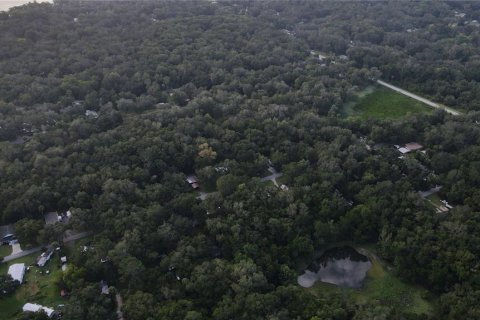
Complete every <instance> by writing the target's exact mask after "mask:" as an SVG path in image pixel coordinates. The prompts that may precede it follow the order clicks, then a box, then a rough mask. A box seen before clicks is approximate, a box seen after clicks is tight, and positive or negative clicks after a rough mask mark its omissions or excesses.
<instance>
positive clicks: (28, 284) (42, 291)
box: [0, 253, 64, 320]
mask: <svg viewBox="0 0 480 320" xmlns="http://www.w3.org/2000/svg"><path fill="white" fill-rule="evenodd" d="M38 255H39V253H33V254H31V255H28V256H25V257H22V258H19V259H16V260H14V261H9V262H7V263H2V264H0V273H2V274H4V273H7V271H8V267H9V266H10V265H11V264H14V263H25V265H26V266H28V265H32V264H33V263H35V260H36V257H37V256H38ZM46 270H49V271H50V272H49V274H46V273H45V272H44V271H46ZM61 272H62V270H61V268H60V258H59V257H58V255H54V256H53V257H52V259H51V260H50V261H49V262H48V263H47V265H46V266H45V267H44V268H38V267H30V270H28V271H27V272H26V274H25V279H24V283H23V284H22V285H21V286H20V288H18V289H17V291H16V292H15V294H13V295H12V296H10V297H8V298H5V299H1V300H0V310H1V312H0V320H11V319H14V318H15V316H16V315H17V314H18V313H19V312H21V310H22V306H23V305H24V304H25V303H27V302H33V303H38V304H41V305H44V306H47V307H52V308H55V307H56V306H57V305H58V304H60V303H64V300H63V298H61V297H60V292H59V290H58V288H57V287H56V286H55V285H54V283H53V279H55V277H56V276H57V275H58V274H59V273H61Z"/></svg>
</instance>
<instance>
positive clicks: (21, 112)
mask: <svg viewBox="0 0 480 320" xmlns="http://www.w3.org/2000/svg"><path fill="white" fill-rule="evenodd" d="M478 10H479V7H478V5H475V4H473V3H468V4H466V3H465V4H464V3H456V2H455V3H446V2H435V3H433V2H432V3H423V2H419V3H411V5H408V6H405V5H404V4H402V3H395V2H378V3H377V2H376V3H363V2H358V3H351V4H349V6H345V5H344V4H342V3H336V2H321V3H315V2H309V1H307V2H295V4H294V5H293V4H292V3H288V2H269V1H261V2H260V1H258V2H250V3H244V2H228V1H227V2H225V1H219V3H210V2H207V1H193V2H192V1H186V2H182V1H180V2H179V1H171V2H168V1H167V2H159V1H141V2H136V3H135V5H132V3H130V2H128V1H127V2H124V1H119V2H88V1H87V2H85V1H84V2H75V1H73V2H72V1H56V2H55V5H50V4H31V5H28V6H25V7H22V8H17V9H14V10H12V11H11V12H10V13H8V14H6V13H3V14H0V28H1V30H2V33H1V34H0V48H2V50H1V52H0V57H1V59H0V70H2V72H1V74H0V97H1V98H0V99H1V100H2V101H0V113H1V117H0V140H1V142H0V175H1V177H2V178H1V181H0V184H1V188H2V189H1V190H2V192H1V193H0V213H1V219H2V221H3V222H4V223H8V222H17V236H18V237H19V239H20V242H21V244H22V245H35V244H36V243H41V244H43V243H44V242H50V241H57V242H60V241H59V240H61V239H60V238H61V236H62V233H63V231H64V230H63V226H62V225H54V226H49V227H46V228H44V227H43V220H42V219H43V214H44V213H45V212H49V211H60V210H67V209H72V212H73V213H74V214H73V217H72V221H71V224H70V225H68V226H65V228H77V229H88V230H91V231H93V232H94V234H95V235H94V236H93V237H92V238H91V239H89V240H88V241H89V243H82V244H81V245H80V244H74V245H73V246H72V248H71V251H70V253H69V256H68V257H69V264H71V266H69V268H68V269H67V272H65V274H62V275H58V274H55V275H54V278H56V282H57V284H58V286H59V287H66V288H67V289H69V290H71V292H70V293H71V296H70V297H69V298H68V299H66V301H65V303H66V308H65V315H64V317H65V318H66V319H107V320H108V319H115V318H116V314H115V307H116V305H115V300H114V297H113V293H112V294H110V295H103V294H100V292H99V291H100V289H99V284H100V281H102V280H103V281H107V283H108V284H109V285H113V286H115V288H116V290H115V291H117V292H119V293H120V294H121V295H122V296H123V298H124V300H125V307H124V309H125V310H124V311H125V314H126V318H128V319H132V320H135V319H173V320H175V319H249V320H250V319H337V320H338V319H352V318H355V317H356V318H357V319H362V318H372V317H373V318H374V317H379V318H382V317H383V318H389V319H396V318H398V319H404V318H405V319H409V318H411V319H412V318H414V317H416V316H412V315H411V314H410V313H411V312H410V311H411V310H403V309H402V308H395V307H394V306H389V305H388V304H399V305H401V306H402V307H405V308H407V309H408V307H409V306H411V305H416V306H417V307H416V308H420V307H418V304H416V303H415V301H416V299H417V298H418V295H416V294H411V291H410V289H409V287H407V285H406V284H405V283H404V281H410V282H414V283H419V284H422V285H424V286H426V287H427V288H428V289H430V290H433V291H435V292H437V293H438V294H441V295H443V296H444V299H446V300H445V301H448V302H449V303H450V304H451V306H449V307H448V308H445V309H442V310H443V311H444V312H443V313H442V312H439V313H438V314H439V315H440V316H438V317H437V318H440V319H441V317H444V318H448V317H450V318H452V319H453V318H455V317H458V315H459V314H461V313H462V312H464V313H465V314H468V315H469V316H470V315H471V317H472V318H474V316H475V315H476V313H477V309H478V306H476V305H475V303H474V301H473V300H474V299H462V297H464V296H467V295H468V294H470V293H471V294H472V295H473V297H475V292H476V291H478V290H477V289H478V285H479V282H478V276H477V275H476V272H477V269H478V261H477V260H478V259H477V258H476V257H478V256H479V255H480V251H479V250H480V249H479V248H480V246H479V245H478V244H479V243H480V241H479V239H478V235H479V234H480V232H479V230H478V226H479V225H480V223H479V221H478V214H477V212H478V211H479V210H480V202H479V201H478V200H477V199H478V198H479V192H478V190H477V189H478V185H479V183H480V174H479V172H480V167H479V163H480V151H479V150H480V149H479V147H478V145H479V144H480V127H478V125H477V124H476V121H480V115H479V114H478V113H475V112H472V113H470V114H468V116H459V117H451V116H449V115H446V114H445V113H444V112H441V111H438V112H434V113H429V112H426V113H423V112H418V113H415V114H414V115H412V116H410V117H403V115H404V114H405V105H407V106H411V110H412V111H420V108H421V109H422V110H423V109H424V106H418V105H415V104H411V102H410V101H409V100H408V99H407V98H405V97H403V96H402V97H401V96H398V95H397V94H394V93H392V92H387V91H383V90H380V91H377V92H374V93H372V94H371V95H369V96H366V97H365V98H364V99H365V100H362V101H363V102H362V101H361V102H360V103H365V106H366V107H368V108H372V109H368V110H367V111H366V114H368V113H369V112H370V114H371V115H380V111H382V112H383V110H384V107H385V105H387V106H388V110H389V111H388V113H389V114H388V115H393V116H400V115H402V117H400V118H388V119H383V116H385V113H382V114H381V116H382V119H378V118H376V117H371V118H372V119H370V118H369V119H365V118H358V117H357V118H355V117H353V118H349V119H342V118H341V117H337V116H338V115H339V110H340V107H341V106H342V105H343V104H344V103H345V102H346V101H349V100H350V99H351V98H352V97H353V96H355V94H356V93H357V92H361V91H362V90H364V88H368V87H370V86H371V85H372V80H374V79H376V78H378V77H380V76H381V77H382V78H383V79H385V80H388V81H391V82H394V83H396V84H398V85H400V86H402V87H404V88H406V89H409V90H412V91H414V92H419V93H421V94H424V95H427V96H430V97H431V98H432V99H434V100H436V101H443V102H444V103H447V104H450V105H456V104H458V106H460V107H462V108H463V109H465V110H469V109H473V110H474V109H476V108H478V105H479V101H480V99H479V95H478V90H477V89H478V88H477V80H479V79H478V74H479V73H478V72H476V71H477V69H478V62H477V60H478V59H477V56H478V55H479V52H478V45H477V43H476V39H478V35H479V29H478V28H476V27H474V26H473V25H472V24H471V23H470V22H469V21H471V20H472V19H471V17H474V16H475V15H476V14H477V15H478ZM455 11H457V12H460V11H465V12H467V16H466V18H465V19H466V20H462V19H463V18H462V19H458V17H456V16H455ZM470 15H471V17H470ZM467 22H468V23H467ZM454 24H455V26H453V25H454ZM405 28H416V29H415V30H413V29H412V30H410V32H409V31H408V30H405ZM125 30H128V32H125ZM477 42H478V41H477ZM311 50H315V51H318V52H322V54H324V55H325V56H326V58H325V59H324V61H319V59H318V56H314V55H312V54H311V53H310V51H311ZM53 53H54V54H53ZM344 54H345V55H346V56H347V57H346V59H345V57H341V55H344ZM405 99H407V100H408V101H407V100H405ZM365 101H366V102H365ZM368 101H371V103H370V102H368ZM87 110H88V111H90V112H87ZM91 111H95V112H96V113H92V112H91ZM360 137H362V138H361V139H360ZM410 141H418V142H420V143H422V144H424V145H425V149H426V151H427V152H426V154H424V155H423V154H418V153H413V154H410V155H408V156H407V157H406V158H404V159H399V158H398V156H399V154H398V151H396V150H395V149H393V147H390V146H389V145H391V144H404V143H408V142H410ZM382 146H383V147H382ZM269 165H273V166H274V167H275V168H276V170H278V171H279V172H282V173H283V176H282V177H281V178H279V179H278V182H280V184H285V185H286V186H287V187H288V188H285V187H284V188H283V189H280V188H278V187H276V186H274V184H273V183H270V182H269V183H268V184H267V183H261V181H260V178H262V177H264V176H265V175H267V174H268V173H266V171H267V167H268V166H269ZM193 172H196V173H197V174H198V176H199V178H200V182H201V185H202V188H204V190H207V191H215V189H217V190H216V191H218V192H215V193H210V194H209V195H208V196H207V198H206V199H205V200H204V201H201V200H199V199H197V197H198V193H197V192H196V191H193V190H192V189H191V188H190V186H189V185H188V184H187V183H186V182H185V176H186V175H187V174H190V173H193ZM438 183H441V184H442V185H443V188H442V197H445V198H446V199H447V200H448V201H449V202H450V203H452V204H453V205H454V206H455V208H454V209H452V210H450V211H449V213H448V214H445V215H437V214H436V213H435V212H434V211H433V210H432V208H431V207H429V206H428V205H426V204H425V201H424V200H423V199H421V198H420V197H419V196H418V193H417V191H419V190H420V189H428V188H430V187H433V186H434V185H435V184H438ZM334 241H372V242H378V245H379V247H380V248H381V250H380V252H381V255H382V258H385V259H387V260H388V261H389V262H390V263H391V264H392V265H393V267H394V268H395V271H396V272H397V273H398V275H399V277H400V278H401V279H402V281H400V280H398V279H396V278H390V277H389V276H388V275H383V276H382V280H381V282H373V281H372V283H371V285H372V288H373V289H372V292H370V293H371V294H372V296H373V297H374V299H371V300H380V302H381V303H380V304H378V303H376V302H373V301H369V302H368V303H367V305H362V306H358V304H359V303H358V301H355V300H354V299H347V298H346V297H342V296H341V295H337V294H335V293H334V292H333V293H332V294H330V293H331V292H330V293H329V290H325V292H320V293H317V295H316V296H314V295H311V294H309V293H308V292H306V290H304V289H302V288H299V287H298V286H296V285H295V277H296V275H297V273H296V271H297V269H299V268H300V266H301V265H302V264H305V263H308V262H309V261H310V259H311V257H312V256H314V254H315V252H316V251H317V250H319V249H320V248H323V247H324V246H326V245H328V244H329V243H332V242H334ZM83 245H85V249H84V247H83ZM22 259H23V258H22ZM29 259H30V258H29ZM30 260H31V261H29V263H31V262H33V259H30ZM19 261H20V260H19ZM4 266H6V265H2V266H0V269H1V270H3V269H4ZM55 266H56V267H55V268H56V269H54V266H52V270H54V271H55V272H59V270H58V267H59V266H58V265H57V264H56V265H55ZM5 271H6V270H5ZM377 272H378V270H377ZM381 274H382V273H381V272H378V275H381ZM47 279H48V278H47V277H43V278H41V279H40V280H41V281H40V280H39V283H38V284H39V285H40V286H44V288H49V289H47V290H49V291H48V295H47V294H46V295H45V296H43V289H42V290H40V292H42V293H40V294H39V295H40V296H38V297H37V296H36V298H38V300H37V301H46V302H49V303H50V302H51V303H55V302H57V301H56V300H55V298H58V292H57V291H58V289H59V287H54V289H55V290H56V291H55V292H54V290H52V289H51V288H50V287H49V286H47V285H46V281H47ZM49 280H51V279H49ZM33 283H35V284H36V282H33ZM459 288H468V289H459ZM27 289H28V290H29V291H32V292H33V289H34V288H33V286H28V287H27V286H25V285H23V286H22V287H20V289H19V290H18V292H23V293H25V292H26V291H27ZM112 292H113V290H112ZM409 295H410V296H409ZM26 297H29V296H28V295H26ZM54 297H55V298H54ZM24 298H25V296H24V297H22V299H24ZM3 301H6V302H5V303H8V304H9V305H11V306H15V308H14V307H11V306H10V307H9V306H7V308H5V307H4V306H2V311H3V310H6V311H5V313H8V315H9V316H10V315H13V314H15V312H18V310H19V308H20V307H21V306H19V305H20V304H21V302H22V301H23V300H21V299H20V298H19V299H17V297H7V298H6V299H4V300H3ZM417 302H418V301H417ZM17 304H18V305H17ZM9 308H10V309H9ZM469 308H470V310H469ZM465 310H469V311H468V313H467V311H465ZM449 315H451V316H449ZM2 316H3V314H2Z"/></svg>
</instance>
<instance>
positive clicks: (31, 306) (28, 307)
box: [23, 303, 55, 317]
mask: <svg viewBox="0 0 480 320" xmlns="http://www.w3.org/2000/svg"><path fill="white" fill-rule="evenodd" d="M40 310H43V311H45V313H46V314H47V316H49V317H51V316H52V314H53V313H54V312H55V310H53V309H50V308H47V307H44V306H41V305H39V304H35V303H25V305H24V306H23V312H38V311H40Z"/></svg>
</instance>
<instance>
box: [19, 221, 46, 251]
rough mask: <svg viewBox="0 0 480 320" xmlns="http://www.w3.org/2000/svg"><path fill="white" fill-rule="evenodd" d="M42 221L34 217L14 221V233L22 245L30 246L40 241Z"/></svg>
mask: <svg viewBox="0 0 480 320" xmlns="http://www.w3.org/2000/svg"><path fill="white" fill-rule="evenodd" d="M43 226H44V222H43V221H41V220H34V219H22V220H19V221H17V223H15V234H16V236H17V238H18V241H19V242H20V244H21V245H22V246H23V247H29V246H30V247H31V246H35V245H38V244H39V243H41V242H40V241H39V240H40V232H41V231H42V230H43Z"/></svg>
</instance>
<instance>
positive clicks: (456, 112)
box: [377, 80, 461, 116]
mask: <svg viewBox="0 0 480 320" xmlns="http://www.w3.org/2000/svg"><path fill="white" fill-rule="evenodd" d="M377 83H378V84H379V85H382V86H384V87H387V88H389V89H392V90H394V91H397V92H398V93H401V94H403V95H405V96H407V97H410V98H412V99H415V100H417V101H420V102H423V103H425V104H426V105H429V106H430V107H433V108H436V109H442V110H445V112H447V113H450V114H452V115H454V116H458V115H460V114H461V112H460V111H457V110H455V109H452V108H449V107H446V106H443V105H441V104H438V103H436V102H433V101H430V100H428V99H425V98H422V97H420V96H417V95H416V94H414V93H411V92H408V91H406V90H403V89H401V88H399V87H396V86H394V85H391V84H389V83H386V82H384V81H382V80H377Z"/></svg>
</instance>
